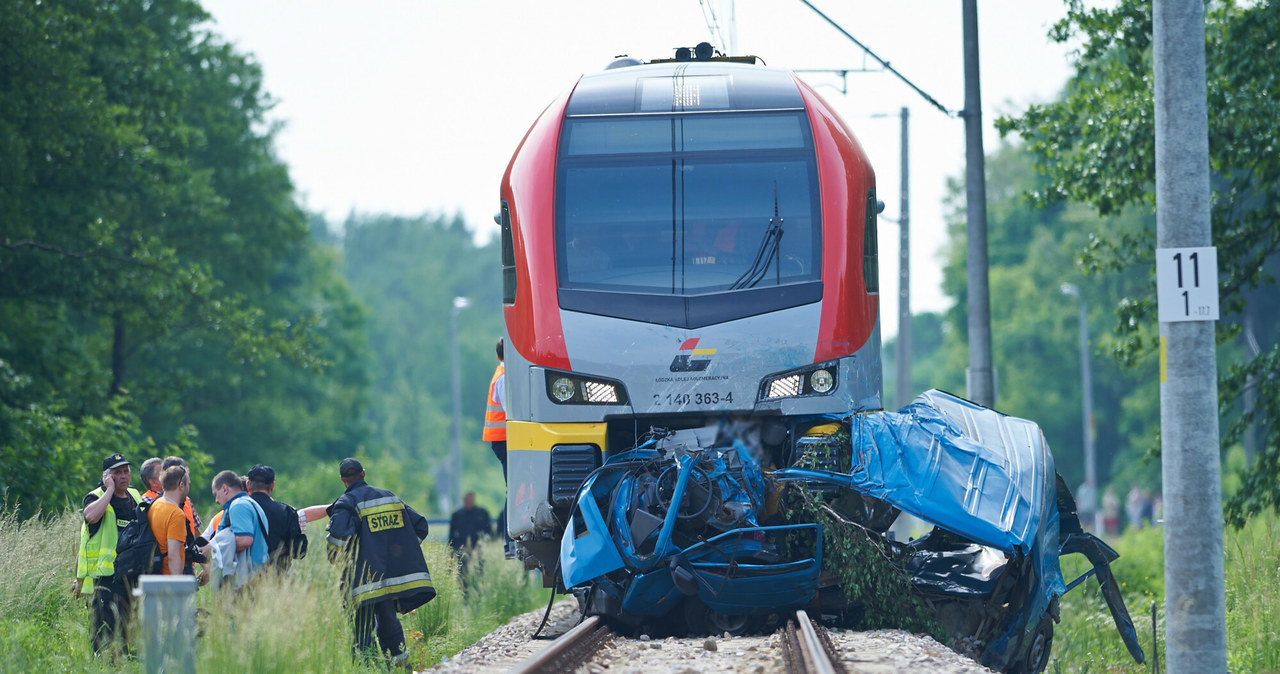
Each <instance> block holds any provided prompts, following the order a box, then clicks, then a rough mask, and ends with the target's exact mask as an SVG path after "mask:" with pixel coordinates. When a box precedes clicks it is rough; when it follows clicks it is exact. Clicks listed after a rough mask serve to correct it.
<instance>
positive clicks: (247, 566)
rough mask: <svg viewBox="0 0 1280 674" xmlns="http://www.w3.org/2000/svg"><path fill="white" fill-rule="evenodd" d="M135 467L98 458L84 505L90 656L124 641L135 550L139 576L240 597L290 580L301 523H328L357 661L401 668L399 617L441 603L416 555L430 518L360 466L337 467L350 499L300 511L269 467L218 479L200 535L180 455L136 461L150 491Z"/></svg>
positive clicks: (82, 557) (82, 562)
mask: <svg viewBox="0 0 1280 674" xmlns="http://www.w3.org/2000/svg"><path fill="white" fill-rule="evenodd" d="M132 465H133V464H132V463H131V462H130V461H129V460H128V459H126V458H125V457H124V456H123V455H121V454H112V455H110V456H108V457H107V458H105V459H103V462H102V482H101V484H100V485H98V486H96V487H95V488H94V489H93V490H92V491H90V492H89V493H88V494H86V495H85V497H84V501H83V510H82V512H83V515H84V523H83V525H82V527H81V531H80V546H79V551H78V554H77V559H76V581H75V584H74V586H73V591H74V592H75V594H76V595H77V596H81V595H82V594H83V593H84V592H85V591H86V590H87V591H89V592H91V597H90V605H91V612H92V618H91V621H92V623H91V628H90V634H91V639H92V645H93V651H94V653H95V654H102V653H104V652H106V651H108V650H109V649H111V648H113V647H115V646H117V645H124V644H127V643H128V634H127V633H126V630H127V625H128V617H129V615H130V612H131V611H132V588H133V586H134V585H135V584H136V582H137V580H138V575H137V571H136V568H135V566H134V565H133V564H132V563H131V562H132V560H133V559H134V557H135V556H136V555H135V554H134V553H135V551H136V550H144V551H143V552H142V553H141V554H142V559H144V560H145V563H144V565H143V569H144V571H142V572H145V573H157V574H162V575H173V576H178V575H188V576H193V577H194V581H195V583H196V585H197V586H200V587H203V586H205V585H207V584H212V585H213V586H214V588H215V591H221V592H230V593H239V592H244V591H245V589H246V588H247V587H249V586H251V585H252V584H253V583H255V582H258V581H259V580H260V579H261V577H262V574H263V573H266V572H275V573H287V572H288V570H289V567H290V564H292V562H293V561H294V560H296V559H300V558H302V557H305V556H306V554H307V547H308V541H307V537H306V534H305V531H306V526H307V523H308V522H311V521H315V520H319V519H322V518H325V517H327V518H328V519H329V524H328V527H327V531H328V537H327V542H328V548H329V550H328V552H329V558H330V559H331V560H332V561H334V562H336V563H339V564H341V565H342V567H343V572H342V574H341V578H342V586H341V594H342V597H343V600H344V601H345V602H346V603H347V605H348V606H349V607H351V608H352V609H353V614H354V624H353V626H352V627H353V629H352V631H353V638H352V649H353V652H354V653H355V654H356V655H357V656H366V655H370V654H380V655H381V656H382V657H384V658H386V660H387V662H389V663H390V664H392V665H403V664H405V663H406V661H407V659H408V649H407V644H406V643H405V638H404V630H403V628H402V627H401V625H400V620H399V617H398V615H399V614H402V613H407V612H409V611H412V610H413V609H416V608H418V607H419V606H422V605H423V604H425V603H427V602H429V601H431V600H432V599H433V598H434V597H435V594H436V591H435V588H434V586H433V585H432V582H431V575H430V572H429V570H428V569H427V563H426V559H425V558H424V556H423V554H422V547H421V544H422V541H423V540H425V539H426V537H427V529H428V527H427V520H426V519H425V518H424V517H422V516H421V515H419V514H418V513H417V512H416V511H414V510H413V508H411V507H410V506H409V505H407V504H405V503H404V502H403V501H401V500H400V498H399V497H397V496H396V495H395V494H393V493H391V492H390V491H387V490H385V489H379V488H377V487H373V486H370V485H369V484H368V483H367V482H365V471H364V466H363V465H361V463H360V461H359V460H357V459H344V460H343V461H342V462H341V463H340V464H339V466H338V476H339V478H340V479H341V480H342V483H343V485H344V487H345V490H344V492H343V493H342V495H341V496H339V497H338V498H337V500H335V501H334V502H333V503H332V504H331V505H316V506H310V507H307V508H303V509H302V510H296V509H294V508H293V507H292V506H290V505H289V504H287V503H283V502H280V501H276V500H274V499H273V498H272V494H273V492H274V490H275V478H276V475H275V470H274V469H273V468H272V467H271V466H267V465H261V464H259V465H256V466H254V467H252V468H250V469H249V471H248V472H246V473H245V474H244V475H243V476H241V475H238V474H236V473H235V472H234V471H230V470H224V471H222V472H220V473H218V474H217V475H215V476H214V477H213V480H212V484H211V486H210V488H211V491H212V495H213V497H214V500H215V501H217V503H218V506H219V510H218V512H217V513H216V514H215V515H214V516H213V517H212V518H211V520H210V522H209V524H208V525H207V526H205V525H203V523H202V522H201V520H200V517H199V515H198V514H197V513H196V511H195V509H194V508H193V507H192V505H191V499H190V498H189V496H188V495H189V493H190V490H191V477H190V470H189V468H188V466H187V462H186V461H184V460H183V459H182V458H181V457H176V456H171V457H168V458H165V459H161V458H159V457H153V458H149V459H147V460H145V461H143V462H142V464H141V465H140V466H139V473H140V477H141V480H142V483H143V484H142V486H144V487H145V488H146V492H145V493H144V492H139V491H138V490H137V489H135V488H134V487H133V486H132V477H133V476H132ZM148 530H149V532H150V534H151V537H150V538H147V537H146V532H147V531H148ZM140 532H141V533H140ZM139 541H140V542H141V545H139V544H138V543H137V542H139ZM144 548H145V549H144ZM86 581H87V582H89V583H90V584H91V589H88V588H86V587H85V583H86ZM375 637H376V640H377V645H378V648H377V649H375V647H374V640H375Z"/></svg>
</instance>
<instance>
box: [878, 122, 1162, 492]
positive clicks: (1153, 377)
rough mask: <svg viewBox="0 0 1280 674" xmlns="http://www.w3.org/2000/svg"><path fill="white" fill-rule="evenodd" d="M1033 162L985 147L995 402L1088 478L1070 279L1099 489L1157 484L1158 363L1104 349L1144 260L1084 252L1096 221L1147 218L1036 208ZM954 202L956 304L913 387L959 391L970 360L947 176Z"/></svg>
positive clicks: (1105, 225) (957, 196)
mask: <svg viewBox="0 0 1280 674" xmlns="http://www.w3.org/2000/svg"><path fill="white" fill-rule="evenodd" d="M1031 161H1032V156H1031V155H1030V154H1029V153H1028V152H1027V151H1026V150H1025V149H1024V148H1022V147H1019V146H1013V145H1008V144H1005V145H1002V146H1001V147H1000V148H999V149H997V150H996V151H995V152H993V153H992V154H991V155H989V156H988V157H987V173H988V179H987V191H988V199H987V203H988V223H987V227H988V247H989V251H988V257H989V261H990V272H989V283H990V288H991V297H992V298H993V301H992V303H991V334H992V358H993V362H994V363H995V364H996V379H997V392H998V395H997V398H998V400H997V408H998V409H999V410H1000V411H1001V412H1004V413H1006V414H1011V415H1014V416H1018V417H1023V418H1026V419H1030V420H1032V421H1034V422H1036V423H1037V424H1038V425H1039V426H1040V427H1041V429H1042V430H1043V431H1044V434H1045V438H1046V439H1047V440H1048V442H1049V444H1050V446H1051V447H1052V448H1053V452H1054V456H1055V459H1056V468H1057V470H1058V472H1059V473H1061V474H1062V476H1063V478H1064V479H1065V480H1066V481H1067V483H1068V484H1069V485H1072V486H1073V487H1074V486H1076V485H1079V484H1081V483H1082V482H1083V481H1084V478H1085V470H1084V453H1083V445H1084V428H1083V424H1082V422H1081V415H1082V408H1083V401H1082V386H1081V372H1080V367H1081V363H1080V326H1079V311H1078V308H1079V304H1078V302H1079V299H1077V297H1074V296H1070V295H1066V294H1064V293H1063V292H1062V290H1061V288H1062V286H1063V284H1065V283H1070V284H1072V285H1074V286H1076V288H1077V289H1078V292H1079V294H1080V297H1081V298H1083V300H1084V302H1085V305H1086V307H1087V313H1086V324H1087V326H1088V334H1089V338H1090V344H1089V350H1088V353H1089V356H1090V368H1091V372H1092V390H1093V412H1094V446H1095V453H1096V457H1097V468H1098V476H1099V480H1100V486H1099V489H1098V493H1102V491H1103V490H1104V489H1105V486H1106V485H1107V484H1116V485H1117V489H1118V490H1120V491H1121V493H1123V491H1124V490H1126V489H1127V488H1128V484H1129V482H1138V483H1140V484H1141V485H1143V486H1145V487H1148V488H1152V489H1157V488H1158V484H1159V479H1160V474H1159V473H1160V471H1159V467H1158V465H1156V464H1154V463H1152V462H1151V461H1149V460H1148V458H1147V455H1148V453H1149V450H1150V448H1151V447H1152V445H1153V444H1154V440H1155V426H1156V424H1155V420H1156V419H1158V417H1159V414H1158V409H1159V407H1158V405H1159V398H1158V393H1159V389H1158V382H1157V372H1156V367H1157V363H1156V361H1155V359H1154V358H1145V359H1142V360H1140V361H1137V362H1136V363H1135V367H1134V368H1130V369H1126V368H1123V367H1121V366H1120V365H1119V364H1118V363H1117V362H1116V361H1115V360H1114V359H1112V358H1107V357H1105V355H1104V354H1105V351H1107V350H1110V349H1111V348H1113V342H1114V341H1115V340H1113V339H1110V338H1108V337H1106V332H1107V331H1106V329H1105V326H1106V325H1107V323H1108V322H1109V319H1108V316H1109V314H1110V313H1111V312H1112V311H1114V309H1115V308H1116V307H1117V306H1118V305H1120V304H1122V303H1123V302H1124V298H1125V297H1127V296H1128V295H1129V294H1131V293H1132V292H1133V291H1134V289H1135V288H1140V287H1143V284H1144V283H1145V280H1146V276H1145V270H1139V269H1134V268H1124V269H1116V270H1115V271H1114V273H1110V274H1105V275H1104V274H1095V273H1091V269H1090V268H1089V266H1088V264H1089V263H1088V260H1087V259H1084V257H1083V254H1082V251H1086V250H1087V249H1088V247H1089V246H1090V245H1091V242H1092V241H1094V240H1095V239H1096V236H1097V233H1098V232H1109V233H1116V234H1123V233H1126V232H1136V231H1141V230H1142V229H1143V228H1144V227H1146V226H1148V225H1149V223H1150V221H1151V218H1150V217H1149V216H1147V215H1142V214H1128V213H1126V214H1122V215H1116V216H1110V217H1107V218H1103V219H1099V218H1098V217H1097V216H1096V215H1095V214H1093V213H1090V212H1089V211H1088V209H1086V208H1084V207H1081V206H1055V207H1050V208H1042V209H1036V208H1033V207H1032V206H1031V205H1030V204H1029V203H1028V202H1027V201H1026V199H1025V198H1024V195H1025V194H1027V193H1030V192H1034V191H1036V190H1038V189H1044V183H1045V180H1044V178H1043V177H1040V176H1037V174H1036V172H1035V171H1034V170H1032V166H1031ZM950 207H951V208H950V212H951V214H952V215H951V216H950V221H951V223H952V224H951V226H950V228H949V237H948V243H947V246H946V260H947V263H946V266H945V267H944V269H943V278H944V281H943V289H944V290H945V291H946V292H947V294H948V295H950V296H951V297H953V298H954V299H955V302H956V304H955V308H954V309H953V310H951V311H950V312H949V313H948V314H947V315H946V316H945V319H944V322H943V323H942V325H941V326H940V327H941V329H935V330H934V333H933V334H935V335H936V338H935V339H936V341H937V343H939V344H940V348H939V349H938V350H937V351H936V352H935V353H933V354H929V355H926V356H924V357H923V359H918V361H917V363H916V365H915V367H913V369H915V370H916V372H917V373H918V374H915V375H913V378H912V382H913V384H914V385H915V388H917V389H919V390H924V389H927V388H932V387H936V388H943V389H946V388H947V387H953V388H952V390H953V391H955V392H963V382H964V372H965V367H966V365H967V363H968V315H967V310H966V304H965V287H966V280H965V278H966V276H965V275H966V272H965V268H966V265H967V262H966V259H965V256H966V253H965V250H966V244H965V241H966V233H965V228H964V217H965V216H964V208H963V190H962V189H961V186H960V185H953V186H952V191H951V196H950ZM926 334H928V333H926ZM920 368H927V369H924V370H923V371H922V370H921V369H920ZM887 369H888V368H886V370H887Z"/></svg>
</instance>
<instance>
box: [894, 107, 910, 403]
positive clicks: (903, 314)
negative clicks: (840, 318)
mask: <svg viewBox="0 0 1280 674" xmlns="http://www.w3.org/2000/svg"><path fill="white" fill-rule="evenodd" d="M909 117H910V113H908V112H907V106H905V105H904V106H902V161H901V164H902V180H901V189H900V190H899V198H900V199H901V202H900V203H901V206H899V207H898V228H899V229H898V362H897V363H895V364H894V365H895V366H896V367H897V383H896V384H895V385H894V388H895V389H896V390H897V393H898V395H897V398H898V399H897V401H896V403H897V404H896V405H895V407H897V408H898V409H901V408H903V407H904V406H906V404H907V403H909V402H911V397H912V395H913V391H912V390H911V237H910V233H911V200H910V199H909V198H908V195H909V192H908V190H907V186H908V184H909V177H910V175H911V173H910V162H909V157H908V154H907V149H908V146H909V143H908V142H907V141H908V139H907V119H908V118H909Z"/></svg>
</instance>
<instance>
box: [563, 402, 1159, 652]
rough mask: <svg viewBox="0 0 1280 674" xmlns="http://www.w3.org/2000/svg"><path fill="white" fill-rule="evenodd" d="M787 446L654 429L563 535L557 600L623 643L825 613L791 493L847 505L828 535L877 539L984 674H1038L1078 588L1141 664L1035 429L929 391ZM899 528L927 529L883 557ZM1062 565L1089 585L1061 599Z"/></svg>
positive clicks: (591, 487)
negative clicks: (856, 531) (787, 491)
mask: <svg viewBox="0 0 1280 674" xmlns="http://www.w3.org/2000/svg"><path fill="white" fill-rule="evenodd" d="M784 430H785V436H784V435H780V434H781V433H782V431H780V430H779V429H776V428H768V427H765V428H760V427H759V426H758V424H756V423H755V422H752V421H750V420H734V419H728V418H726V419H722V420H718V421H717V422H716V423H713V424H709V425H707V426H705V427H701V428H692V429H679V430H670V429H660V428H655V429H651V432H650V433H649V434H648V437H647V438H646V439H645V441H644V442H642V443H640V445H639V446H637V447H635V448H632V449H630V450H628V451H625V452H620V453H616V454H613V455H610V456H609V457H607V458H606V460H605V461H604V462H603V465H602V466H601V467H600V468H598V469H597V470H595V471H594V472H593V473H591V475H590V476H589V477H588V478H587V479H586V480H585V481H584V482H583V484H582V487H581V489H580V490H579V492H578V496H577V500H576V504H575V507H574V509H573V511H572V514H571V516H570V521H569V523H568V524H567V525H566V530H565V535H564V537H563V538H562V540H561V547H560V557H559V571H558V575H559V581H560V584H561V587H562V589H564V590H565V591H572V592H573V593H574V594H576V595H577V596H578V597H579V600H580V603H581V604H582V606H583V608H584V611H585V612H586V613H588V614H598V615H603V616H606V617H607V618H609V619H610V620H611V621H613V622H614V623H615V624H622V625H632V626H636V627H646V626H653V625H657V624H667V625H671V624H680V625H682V626H683V629H685V630H687V631H692V632H712V633H720V632H724V631H729V632H745V631H749V630H751V629H757V628H758V627H759V626H760V625H762V624H764V621H765V620H767V619H768V618H769V617H770V616H776V615H778V614H781V613H782V612H784V611H787V610H794V609H799V608H807V609H810V610H811V611H814V612H816V613H818V614H830V615H835V614H838V613H840V612H841V611H842V610H843V609H845V608H847V607H843V606H839V605H838V602H839V601H840V597H842V596H844V595H843V594H842V593H840V592H824V591H823V590H824V586H825V585H827V584H830V583H831V582H832V580H831V579H832V574H830V573H826V574H824V573H823V568H822V559H823V557H822V552H823V538H824V533H829V532H824V530H823V527H824V525H823V524H821V523H817V522H803V521H795V520H794V518H792V519H790V520H788V519H787V518H782V517H780V516H779V514H778V512H777V511H778V499H779V494H780V493H781V492H782V491H783V489H784V488H785V487H786V486H787V485H788V484H791V485H795V486H799V487H801V488H803V489H806V490H810V491H812V492H814V493H821V494H822V495H824V496H825V497H827V498H835V497H837V496H839V495H841V494H845V495H850V494H852V495H856V496H857V497H858V499H857V501H858V502H859V504H860V506H859V507H858V508H857V509H856V510H855V511H854V512H852V513H850V512H845V513H843V516H842V520H841V521H843V522H846V524H841V525H838V526H853V527H860V528H861V529H863V530H864V531H866V532H868V534H870V535H872V536H876V537H878V539H879V541H880V543H881V544H883V546H885V550H886V551H889V552H891V553H892V555H893V557H894V558H895V559H898V560H901V568H902V570H903V572H905V574H906V575H907V578H908V581H909V584H910V586H911V587H912V588H913V589H914V590H915V591H916V592H917V593H919V595H920V596H921V597H922V598H923V599H924V603H925V605H926V606H928V607H930V609H931V610H932V611H933V613H934V616H933V617H934V618H935V620H936V621H937V623H938V624H939V625H941V626H942V627H943V629H944V630H945V631H946V632H947V634H948V635H949V636H950V637H951V638H952V641H953V643H963V644H966V651H967V652H969V653H970V654H972V655H974V656H975V657H976V659H978V660H979V661H980V662H982V664H984V665H986V666H988V667H991V668H993V669H998V670H1002V671H1008V672H1038V671H1043V670H1044V668H1045V666H1046V665H1047V663H1048V660H1049V654H1050V651H1051V648H1052V642H1053V625H1054V623H1055V622H1056V621H1057V620H1058V617H1059V615H1058V611H1059V598H1060V597H1061V596H1062V595H1063V594H1065V593H1066V592H1068V591H1070V590H1071V589H1073V588H1075V587H1077V586H1078V585H1079V584H1081V583H1082V582H1084V581H1085V580H1087V579H1088V578H1089V577H1090V576H1093V577H1094V578H1095V579H1096V581H1097V582H1098V584H1099V586H1100V589H1101V593H1102V596H1103V597H1104V598H1105V600H1106V603H1107V605H1108V607H1109V609H1110V611H1111V614H1112V617H1113V618H1114V621H1115V625H1116V628H1117V630H1118V632H1119V635H1120V637H1121V639H1123V641H1124V643H1125V645H1126V646H1127V648H1128V650H1129V652H1130V654H1131V655H1132V656H1133V658H1134V659H1135V660H1136V661H1137V662H1143V660H1144V654H1143V652H1142V648H1141V646H1140V645H1139V643H1138V638H1137V633H1136V630H1135V629H1134V625H1133V622H1132V620H1131V619H1130V617H1129V613H1128V610H1127V609H1126V607H1125V604H1124V600H1123V598H1122V597H1121V595H1120V592H1119V587H1118V583H1117V581H1116V579H1115V577H1114V576H1113V575H1112V572H1111V567H1110V564H1111V562H1112V561H1114V560H1115V559H1116V558H1117V557H1118V555H1117V553H1116V552H1115V551H1114V550H1113V549H1111V548H1110V547H1108V546H1107V545H1106V543H1104V542H1103V541H1101V540H1100V539H1098V538H1097V537H1095V536H1094V535H1092V534H1090V533H1088V532H1085V531H1084V530H1082V528H1081V526H1080V520H1079V518H1078V517H1077V515H1076V507H1075V501H1074V499H1073V497H1072V495H1071V493H1070V491H1069V490H1068V489H1067V487H1066V485H1065V483H1064V482H1063V480H1062V478H1061V477H1060V476H1059V475H1058V474H1057V472H1056V470H1055V468H1054V461H1053V455H1052V454H1051V453H1050V451H1049V446H1048V444H1047V443H1046V442H1045V439H1044V435H1043V433H1042V432H1041V430H1040V428H1039V426H1037V425H1036V424H1035V423H1033V422H1031V421H1027V420H1025V419H1019V418H1015V417H1010V416H1007V415H1004V414H1001V413H999V412H996V411H994V410H991V409H987V408H984V407H981V406H978V405H976V404H974V403H972V402H969V401H967V400H964V399H962V398H958V397H956V396H953V395H951V394H948V393H944V392H941V391H936V390H934V391H928V392H926V393H924V394H921V395H920V396H919V397H917V398H916V399H915V400H914V401H913V402H912V403H911V404H910V405H907V406H906V407H904V408H902V409H901V410H899V411H897V412H874V413H858V414H851V415H848V416H845V417H843V418H833V417H830V416H820V417H814V418H812V419H809V420H807V421H806V422H805V423H803V424H793V425H791V426H790V427H788V428H786V429H784ZM762 436H764V439H763V440H762ZM777 438H785V439H783V440H778V439H777ZM773 446H782V447H784V449H785V451H783V452H782V453H778V452H776V451H774V452H772V453H771V452H770V451H769V448H770V447H773ZM779 456H781V457H782V459H781V460H780V461H775V460H774V457H779ZM775 464H776V465H775ZM846 500H847V499H846ZM900 513H909V514H911V515H914V516H915V517H917V518H919V519H920V520H923V521H924V522H925V523H927V524H928V525H930V526H931V527H932V529H931V530H930V531H929V533H927V534H925V535H922V536H920V537H918V538H915V539H913V540H909V541H897V540H894V537H893V535H892V534H890V533H889V530H890V526H891V525H892V524H893V522H894V520H895V519H896V518H897V517H898V516H899V514H900ZM846 518H847V519H846ZM825 526H831V523H830V522H828V523H827V524H826V525H825ZM1069 554H1081V555H1084V556H1085V558H1086V559H1087V560H1088V561H1089V562H1090V564H1091V568H1090V569H1089V570H1088V571H1087V572H1086V573H1084V574H1083V575H1082V576H1081V577H1079V578H1076V579H1074V580H1072V581H1071V582H1070V583H1069V584H1068V583H1067V582H1065V579H1064V578H1063V576H1062V571H1061V569H1060V568H1059V564H1058V560H1059V558H1060V557H1061V556H1064V555H1069ZM833 601H834V602H836V604H833V603H832V602H833Z"/></svg>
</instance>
